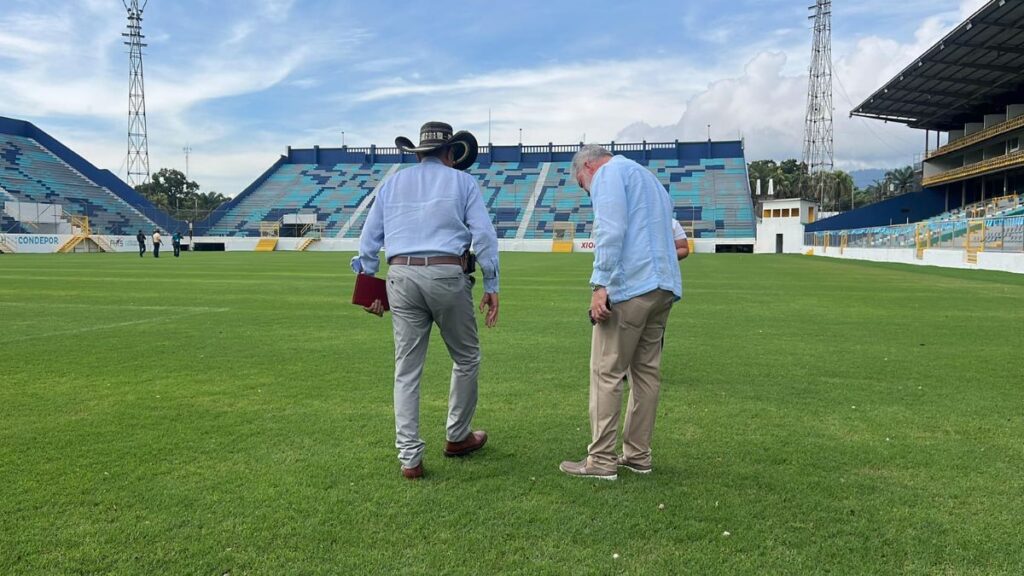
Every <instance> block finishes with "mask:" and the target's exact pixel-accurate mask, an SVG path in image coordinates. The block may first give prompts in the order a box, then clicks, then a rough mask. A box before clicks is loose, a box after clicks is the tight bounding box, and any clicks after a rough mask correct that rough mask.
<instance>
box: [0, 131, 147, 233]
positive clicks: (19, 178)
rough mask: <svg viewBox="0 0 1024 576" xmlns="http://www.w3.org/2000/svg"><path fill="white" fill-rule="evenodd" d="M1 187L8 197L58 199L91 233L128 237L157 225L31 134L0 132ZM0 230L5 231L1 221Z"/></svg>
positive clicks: (30, 200)
mask: <svg viewBox="0 0 1024 576" xmlns="http://www.w3.org/2000/svg"><path fill="white" fill-rule="evenodd" d="M0 188H3V189H4V190H6V192H7V195H8V196H9V197H10V198H7V199H8V200H13V201H19V202H38V203H43V204H60V205H62V206H63V207H64V211H65V212H67V213H68V214H70V215H74V216H88V217H89V225H90V227H91V228H92V231H93V233H98V234H112V235H132V236H133V235H135V233H136V231H137V230H139V229H143V230H146V231H150V230H152V229H153V228H155V227H156V225H155V224H154V223H153V222H152V220H150V219H149V218H146V217H145V216H143V215H142V214H141V213H140V212H139V211H138V210H136V209H135V208H134V207H132V206H131V205H129V204H128V203H127V202H125V201H124V200H122V199H121V198H120V197H118V196H117V195H116V194H114V193H113V192H111V191H110V190H107V189H106V188H103V187H101V186H98V185H96V184H95V183H93V182H92V181H90V180H88V179H87V178H85V177H84V176H82V175H80V174H79V173H78V172H76V171H75V170H74V169H72V168H71V167H70V166H68V165H67V164H65V163H64V162H62V161H61V160H60V159H59V158H57V157H56V156H55V155H53V154H52V153H51V152H50V151H48V150H46V149H45V148H43V147H42V146H40V145H39V144H38V143H36V142H35V141H34V140H32V139H30V138H24V137H21V136H12V135H9V134H0ZM22 228H24V226H22ZM2 229H3V230H7V224H6V221H5V224H4V226H3V228H2Z"/></svg>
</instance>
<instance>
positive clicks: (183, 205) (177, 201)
mask: <svg viewBox="0 0 1024 576" xmlns="http://www.w3.org/2000/svg"><path fill="white" fill-rule="evenodd" d="M135 191H136V192H138V193H139V194H141V195H142V196H143V197H144V198H146V200H149V201H150V202H151V203H152V204H153V205H154V206H156V207H157V208H159V209H160V210H162V211H164V212H166V213H167V214H169V215H170V216H171V217H173V218H176V219H178V220H187V221H189V222H194V221H197V220H203V219H205V218H206V217H207V216H209V214H210V212H213V211H214V210H216V209H217V207H218V206H220V205H221V204H223V203H225V202H227V201H228V200H230V198H228V197H227V196H225V195H223V194H221V193H220V192H212V191H211V192H200V191H199V184H197V183H196V182H195V181H194V180H189V179H188V178H186V177H185V174H183V173H182V172H181V171H180V170H175V169H173V168H162V169H161V170H160V171H159V172H157V173H155V174H153V176H152V177H151V178H150V181H149V183H148V184H139V185H138V186H136V187H135Z"/></svg>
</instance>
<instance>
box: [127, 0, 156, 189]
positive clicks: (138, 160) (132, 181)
mask: <svg viewBox="0 0 1024 576" xmlns="http://www.w3.org/2000/svg"><path fill="white" fill-rule="evenodd" d="M121 2H122V3H123V4H124V8H125V10H127V12H128V31H127V32H123V33H121V36H124V37H125V42H124V43H125V45H126V46H128V184H129V185H131V186H132V187H134V186H138V185H139V184H148V183H149V142H148V139H147V136H146V87H145V82H144V81H143V75H142V49H143V48H145V47H146V46H147V45H146V44H145V43H144V42H143V41H142V40H143V39H144V38H145V36H143V35H142V11H143V10H145V9H146V4H148V3H149V0H143V2H142V6H141V7H140V6H139V0H130V1H129V0H121Z"/></svg>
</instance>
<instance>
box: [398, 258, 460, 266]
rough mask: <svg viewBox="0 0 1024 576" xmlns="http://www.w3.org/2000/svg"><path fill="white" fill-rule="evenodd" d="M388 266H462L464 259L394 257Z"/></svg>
mask: <svg viewBox="0 0 1024 576" xmlns="http://www.w3.org/2000/svg"><path fill="white" fill-rule="evenodd" d="M388 264H390V265H392V266H395V265H398V266H441V265H445V264H451V265H455V266H462V258H459V257H458V256H427V257H420V256H392V257H391V258H388Z"/></svg>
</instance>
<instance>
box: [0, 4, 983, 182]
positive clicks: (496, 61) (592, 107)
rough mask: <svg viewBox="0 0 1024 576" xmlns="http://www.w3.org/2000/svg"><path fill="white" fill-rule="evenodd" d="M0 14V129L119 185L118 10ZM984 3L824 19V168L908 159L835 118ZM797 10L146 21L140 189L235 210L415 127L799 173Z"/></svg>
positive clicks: (865, 10)
mask: <svg viewBox="0 0 1024 576" xmlns="http://www.w3.org/2000/svg"><path fill="white" fill-rule="evenodd" d="M2 2H3V9H2V10H0V116H8V117H13V118H18V119H23V120H29V121H31V122H33V123H35V124H36V125H37V126H39V127H40V128H42V129H43V130H45V131H47V132H49V133H50V134H51V135H53V136H54V137H56V138H57V139H59V140H61V141H63V142H64V143H65V144H68V145H69V146H71V147H72V149H74V150H75V151H76V152H78V153H79V154H81V155H83V156H84V157H85V158H86V159H88V160H90V161H91V162H92V163H93V164H96V165H97V166H99V167H101V168H107V169H109V170H111V171H113V172H114V173H116V174H118V175H120V176H121V177H122V178H123V177H124V176H125V157H126V154H127V126H128V118H127V114H128V112H127V111H128V54H127V48H126V47H125V46H124V45H123V44H122V42H123V38H122V37H121V33H122V32H123V31H124V29H125V23H126V18H125V10H124V6H123V5H122V3H121V1H120V0H52V1H50V2H47V3H45V4H44V3H41V2H39V1H38V0H2ZM984 3H985V1H984V0H901V1H900V2H893V1H891V0H857V1H854V0H836V1H835V2H834V3H833V17H832V18H833V21H832V29H833V31H832V56H833V67H834V74H835V80H834V83H833V84H834V97H833V98H834V105H835V158H836V166H837V167H838V168H841V169H844V170H856V169H862V168H890V167H896V166H902V165H906V164H909V163H911V162H913V161H914V160H915V156H917V155H920V154H921V153H922V152H923V149H924V133H923V132H921V131H917V130H911V129H909V128H906V127H904V126H900V125H895V124H886V123H882V122H879V121H874V120H867V119H862V118H850V117H849V112H850V110H852V109H853V108H854V107H855V106H856V105H857V104H859V103H860V102H861V101H863V100H864V99H865V98H866V97H867V96H869V95H870V94H871V93H872V92H874V91H875V90H876V89H877V88H879V87H880V86H881V85H882V84H884V83H885V82H886V81H887V80H889V79H890V78H892V77H893V76H894V75H895V74H896V73H898V72H899V71H900V70H902V69H903V68H904V67H905V66H906V65H908V64H910V63H911V62H912V61H913V60H914V58H915V57H917V56H919V55H920V54H921V53H923V52H924V51H925V50H926V49H927V48H928V47H930V46H931V45H932V44H934V43H935V42H936V41H937V40H939V39H940V38H941V37H942V36H944V35H945V34H946V33H948V32H949V31H950V30H952V29H953V28H954V27H955V26H956V25H957V24H959V23H960V22H961V21H963V20H964V19H965V18H966V17H967V16H969V15H970V14H972V13H973V12H974V11H975V10H977V9H978V8H979V7H980V6H982V5H983V4H984ZM809 4H811V1H810V0H717V1H707V0H703V1H691V0H646V1H644V2H622V1H604V0H590V1H588V2H567V1H561V2H559V1H555V0H547V1H534V0H518V1H517V2H503V3H497V2H480V1H471V0H448V1H447V2H443V3H442V2H436V3H435V2H395V1H388V0H383V1H380V2H366V1H352V2H350V1H347V0H151V1H150V2H149V4H148V5H147V6H146V10H145V16H144V21H143V33H144V34H145V35H146V37H147V38H146V40H147V42H148V44H149V45H148V47H147V48H146V52H145V57H144V69H145V86H146V106H147V120H148V126H149V151H150V168H151V171H153V172H155V171H156V170H158V169H160V168H163V167H167V168H177V169H179V170H183V171H184V169H185V153H184V151H183V149H184V148H185V146H188V147H190V148H191V154H190V160H189V176H190V178H191V179H193V180H195V181H197V182H199V184H200V185H201V186H202V189H203V190H204V191H217V192H221V193H223V194H226V195H228V196H234V195H235V194H237V193H239V192H241V191H242V190H243V189H244V188H245V187H246V186H247V185H248V184H249V183H250V182H252V181H253V180H254V179H255V178H256V177H258V176H259V175H260V174H261V173H262V172H263V171H264V170H266V169H267V168H268V167H269V166H270V165H271V164H272V163H273V162H274V161H275V160H276V159H277V158H278V157H279V156H280V155H281V154H284V153H285V151H286V148H287V146H293V147H311V146H313V145H320V146H322V147H336V146H340V145H341V144H342V141H343V139H344V142H345V143H346V144H348V145H349V146H368V145H370V144H377V145H380V146H392V145H393V143H394V139H395V137H396V136H399V135H404V136H409V137H410V138H412V139H413V140H416V138H417V134H418V130H419V126H420V125H421V124H422V123H424V122H426V121H430V120H440V121H444V122H448V123H450V124H452V125H453V126H454V127H455V129H456V130H463V129H464V130H470V131H471V132H473V133H474V134H475V135H476V136H477V138H478V139H479V140H480V141H481V142H488V141H490V142H494V143H495V144H515V143H517V142H519V133H520V130H522V140H523V142H524V143H526V144H546V143H548V142H553V143H556V144H559V143H563V144H564V143H573V142H579V141H582V140H585V141H587V142H608V141H611V140H615V141H616V142H639V141H641V140H647V141H648V142H656V141H672V140H675V139H679V140H704V139H706V138H707V135H708V124H710V125H711V136H712V138H714V139H716V140H724V139H737V138H743V139H744V141H745V143H746V155H747V160H748V161H749V160H757V159H765V158H773V159H776V160H782V159H785V158H790V157H796V158H799V157H800V154H801V150H802V142H803V120H804V114H805V109H806V101H807V68H808V66H809V62H810V53H811V40H812V33H811V21H810V20H808V18H807V17H808V15H809V14H810V12H809V11H808V10H807V6H808V5H809ZM44 6H45V8H43V7H44ZM489 118H490V121H489ZM343 134H344V135H343Z"/></svg>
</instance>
